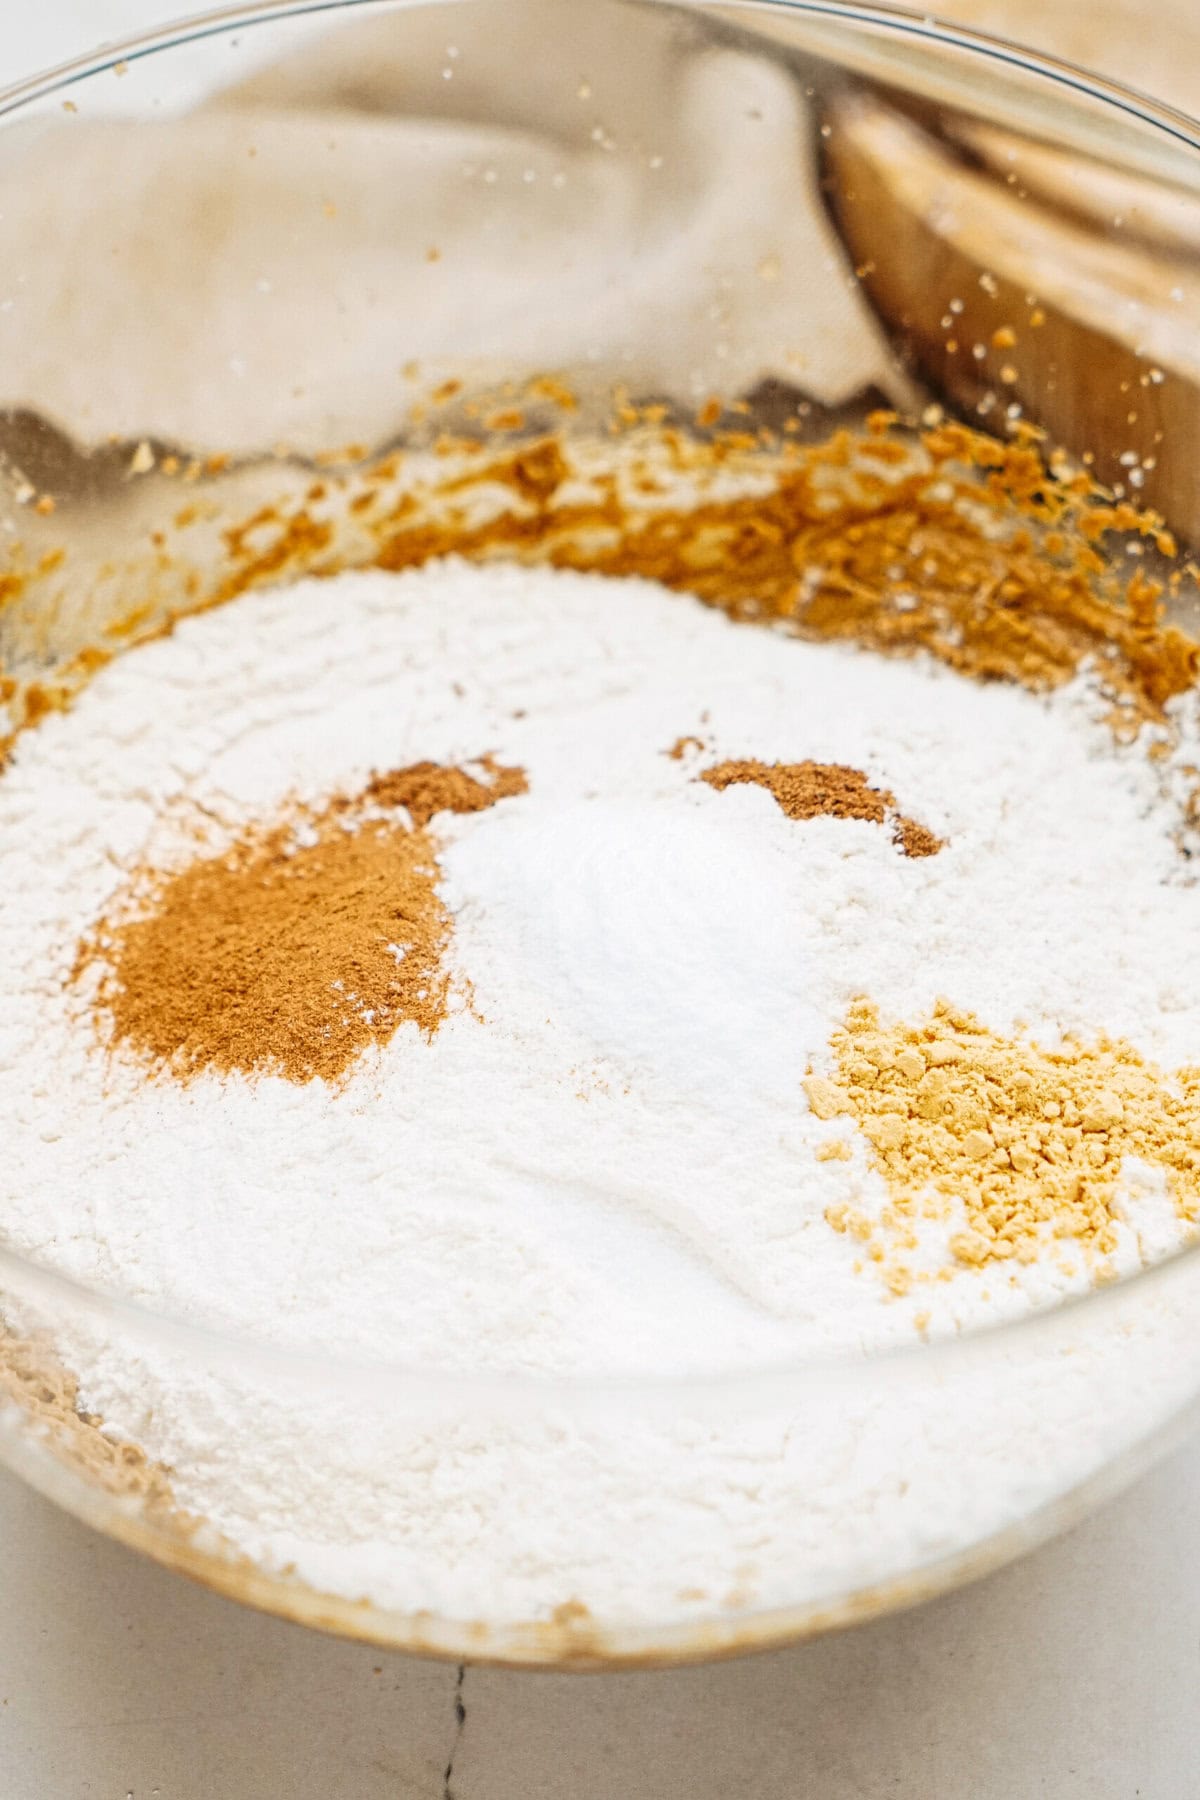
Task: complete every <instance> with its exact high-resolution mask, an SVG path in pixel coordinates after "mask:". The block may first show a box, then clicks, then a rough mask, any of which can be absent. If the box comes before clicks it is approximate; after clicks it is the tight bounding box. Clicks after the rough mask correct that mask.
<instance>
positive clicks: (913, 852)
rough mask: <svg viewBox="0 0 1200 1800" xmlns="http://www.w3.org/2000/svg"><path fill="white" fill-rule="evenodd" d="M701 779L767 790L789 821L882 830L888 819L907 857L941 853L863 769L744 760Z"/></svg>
mask: <svg viewBox="0 0 1200 1800" xmlns="http://www.w3.org/2000/svg"><path fill="white" fill-rule="evenodd" d="M700 779H701V781H706V782H707V783H708V785H709V787H714V788H716V789H717V790H718V792H722V791H723V790H724V789H725V788H727V787H734V786H736V785H738V784H739V783H743V782H752V783H753V784H754V786H755V787H761V788H766V790H767V792H768V793H769V794H771V795H773V796H774V798H775V800H776V801H777V802H778V804H779V806H780V807H781V808H782V810H783V811H784V812H785V813H786V814H787V816H788V818H789V819H817V818H822V817H824V818H830V819H863V820H865V821H867V822H868V823H869V824H872V825H883V824H886V823H887V821H888V819H889V818H890V820H891V823H892V841H893V843H894V844H896V846H897V848H898V849H900V850H902V851H903V853H904V855H905V856H936V855H937V853H938V851H939V850H941V849H942V848H943V844H942V839H941V838H939V837H936V836H935V835H934V833H933V832H932V831H930V830H929V829H928V827H927V826H925V825H920V824H918V822H917V821H916V819H909V818H906V817H905V816H904V814H903V813H898V812H897V811H896V797H895V795H894V794H893V793H892V792H891V791H890V789H888V788H876V787H871V786H870V784H869V783H868V781H867V778H866V776H865V775H864V774H863V772H862V770H861V769H852V768H849V767H848V766H847V765H846V764H845V763H817V762H798V763H764V762H756V761H754V760H753V759H752V758H742V759H740V760H735V761H731V762H723V763H718V764H717V765H716V766H715V768H711V769H705V770H704V771H703V773H702V774H701V776H700Z"/></svg>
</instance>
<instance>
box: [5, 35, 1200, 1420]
mask: <svg viewBox="0 0 1200 1800" xmlns="http://www.w3.org/2000/svg"><path fill="white" fill-rule="evenodd" d="M458 3H459V0H252V3H250V4H238V5H232V6H221V7H217V8H215V9H211V10H207V11H204V12H201V13H196V14H189V15H186V16H183V17H180V18H178V19H173V20H169V21H167V22H165V23H164V24H162V25H160V26H156V27H154V28H152V29H151V30H149V31H146V32H140V33H134V34H132V35H130V36H128V37H124V38H120V39H116V40H113V41H111V42H109V43H106V44H104V45H103V46H102V47H100V48H98V49H97V50H95V51H93V52H91V53H88V54H85V55H82V56H78V57H73V58H71V59H69V60H67V61H65V62H61V63H58V64H55V65H53V66H52V67H50V68H49V69H46V70H43V71H41V72H40V73H36V74H34V75H31V76H28V77H25V78H23V79H21V80H20V81H17V82H14V83H11V84H9V85H7V86H4V87H0V121H7V120H8V119H9V118H11V117H12V116H13V115H19V114H20V113H21V112H22V111H23V110H24V109H25V108H27V107H30V106H33V105H34V104H36V103H37V102H39V101H42V100H45V99H47V98H50V97H52V96H54V95H56V94H59V93H61V92H63V90H65V89H68V88H70V87H72V86H74V85H76V84H77V83H79V82H83V81H87V80H90V79H91V78H92V77H94V76H96V75H102V74H104V73H106V72H108V71H112V70H117V69H118V68H120V67H121V65H128V64H131V63H133V62H137V61H142V60H144V59H147V58H152V57H155V56H157V55H160V54H164V53H167V52H170V51H174V50H181V49H185V48H186V47H187V46H188V45H189V44H192V43H197V42H201V41H204V40H206V39H210V38H221V37H223V36H225V35H227V34H229V33H232V32H234V31H243V30H250V29H256V28H258V27H269V26H271V25H273V24H279V23H282V22H284V21H286V20H290V19H301V18H318V17H320V16H321V15H329V16H330V17H331V18H332V17H333V16H334V15H337V14H343V13H344V14H347V15H349V14H358V15H361V14H366V13H380V14H383V13H388V12H405V11H410V10H412V11H415V10H418V9H420V10H425V9H428V8H430V7H432V6H441V7H449V6H453V5H456V4H458ZM634 3H635V4H638V5H641V6H650V7H657V6H662V7H665V8H667V9H669V10H676V11H681V12H689V11H690V12H695V13H697V14H703V13H706V12H709V11H719V12H721V13H723V14H728V13H730V12H745V13H747V14H754V13H762V14H783V15H792V16H797V17H799V18H808V19H813V20H825V21H829V22H833V23H836V24H840V25H842V26H845V27H846V28H847V29H848V30H849V31H850V32H851V33H854V32H859V33H862V34H864V35H866V34H876V35H884V36H886V34H888V33H891V34H892V35H893V36H896V37H905V38H910V39H915V40H917V41H919V42H922V43H926V44H930V45H934V46H938V47H942V48H945V49H947V50H951V51H960V52H964V53H965V54H966V56H967V58H968V59H972V58H974V59H979V60H980V61H983V62H988V61H991V62H995V63H1000V64H1002V65H1006V66H1008V67H1011V68H1015V69H1017V70H1019V71H1021V72H1022V73H1024V74H1028V75H1032V76H1033V77H1034V78H1035V79H1039V80H1044V81H1048V82H1051V83H1053V84H1056V85H1057V86H1059V87H1063V88H1067V89H1070V90H1072V91H1073V92H1074V93H1075V94H1078V95H1081V96H1083V97H1084V98H1086V99H1089V100H1094V101H1098V102H1100V103H1101V105H1102V106H1103V107H1107V108H1109V109H1112V110H1117V111H1121V112H1124V113H1126V114H1128V115H1129V116H1131V117H1132V118H1134V119H1135V120H1137V121H1138V122H1139V123H1140V124H1142V125H1144V126H1147V127H1149V128H1150V129H1151V130H1152V131H1158V132H1161V133H1163V134H1165V135H1167V136H1168V137H1170V138H1172V139H1174V140H1175V141H1176V143H1181V144H1183V145H1184V146H1185V147H1186V148H1187V149H1188V150H1190V151H1194V152H1196V153H1197V156H1198V157H1200V120H1196V119H1192V118H1191V117H1190V116H1189V115H1188V114H1186V113H1184V112H1183V111H1181V110H1179V109H1178V108H1175V107H1172V106H1169V105H1166V104H1165V103H1163V102H1160V101H1158V100H1155V99H1153V98H1152V97H1150V96H1148V95H1144V94H1141V93H1140V92H1138V91H1137V90H1136V89H1134V88H1132V87H1128V86H1126V85H1124V84H1122V83H1118V82H1113V81H1110V80H1108V79H1107V78H1106V77H1103V76H1100V75H1097V74H1093V73H1091V72H1089V71H1087V70H1085V69H1082V68H1080V67H1078V66H1077V65H1075V64H1073V63H1071V62H1069V61H1066V60H1064V59H1061V58H1057V57H1054V56H1050V55H1046V54H1043V53H1041V52H1037V51H1033V50H1029V49H1026V48H1025V47H1023V46H1022V45H1020V44H1018V43H1015V42H1013V41H1012V40H1010V39H1007V38H1003V37H999V36H995V35H992V34H989V33H986V32H980V31H976V30H974V29H971V28H969V27H965V26H958V25H953V24H949V23H945V22H942V21H939V20H937V19H935V18H933V17H931V16H930V15H928V14H922V13H918V12H916V11H914V10H912V9H911V8H909V7H905V6H897V5H893V4H890V3H887V0H885V3H884V4H871V5H860V4H858V3H857V0H634ZM122 72H123V71H122ZM0 129H2V126H0ZM1197 177H1198V180H1200V161H1198V162H1197ZM1198 1262H1200V1237H1197V1238H1195V1239H1193V1240H1192V1241H1191V1242H1186V1243H1184V1244H1183V1245H1182V1246H1180V1247H1179V1248H1177V1249H1176V1250H1174V1251H1172V1252H1171V1253H1170V1254H1169V1255H1168V1256H1165V1257H1162V1258H1160V1259H1159V1260H1157V1261H1156V1262H1154V1263H1152V1264H1149V1265H1147V1266H1144V1267H1142V1268H1140V1269H1137V1270H1135V1271H1132V1272H1130V1273H1128V1274H1126V1275H1123V1276H1121V1277H1119V1278H1117V1279H1115V1280H1112V1281H1109V1282H1105V1283H1103V1284H1101V1285H1096V1286H1094V1287H1092V1288H1090V1289H1086V1290H1084V1291H1082V1292H1080V1293H1077V1294H1073V1295H1071V1296H1069V1297H1068V1298H1066V1299H1065V1300H1061V1301H1058V1302H1054V1303H1051V1304H1048V1305H1043V1306H1038V1307H1035V1308H1034V1309H1033V1310H1031V1311H1028V1312H1025V1313H1021V1314H1019V1315H1017V1316H1015V1317H1012V1318H1006V1319H1000V1320H996V1321H992V1322H989V1323H988V1324H986V1325H982V1326H978V1327H974V1328H972V1329H971V1330H969V1331H965V1332H960V1333H957V1334H955V1335H947V1336H945V1337H940V1338H935V1339H933V1340H932V1341H930V1342H924V1341H922V1340H921V1339H920V1338H919V1337H916V1336H915V1335H914V1337H913V1340H912V1341H911V1342H908V1341H906V1342H903V1343H888V1344H886V1345H881V1346H879V1347H876V1348H874V1349H868V1350H863V1349H861V1348H857V1347H854V1346H845V1347H842V1348H840V1349H836V1350H830V1351H826V1352H810V1353H807V1354H805V1355H802V1356H794V1357H785V1358H780V1359H776V1360H773V1361H770V1362H762V1363H746V1364H738V1365H735V1366H734V1367H732V1368H730V1369H728V1370H721V1369H718V1370H712V1371H710V1370H707V1369H705V1370H700V1371H698V1372H692V1373H687V1372H685V1373H681V1374H673V1375H655V1376H650V1377H646V1376H642V1375H636V1376H635V1375H625V1374H619V1375H617V1374H603V1373H601V1374H591V1373H588V1372H586V1371H584V1372H568V1373H563V1374H553V1375H548V1374H541V1373H533V1372H527V1371H521V1370H516V1371H503V1372H499V1371H497V1372H492V1371H487V1370H479V1371H476V1370H459V1369H454V1368H445V1367H439V1366H437V1365H419V1364H412V1363H408V1362H404V1361H400V1360H397V1359H393V1358H378V1357H369V1356H366V1357H359V1356H349V1355H346V1354H344V1353H341V1352H335V1351H325V1350H307V1349H300V1348H297V1347H295V1346H293V1345H289V1344H282V1343H279V1342H275V1341H272V1340H270V1339H267V1338H260V1337H256V1336H255V1335H254V1334H252V1333H250V1332H247V1331H246V1330H245V1329H244V1328H232V1327H226V1326H224V1325H221V1324H219V1323H209V1322H206V1321H200V1320H197V1319H193V1318H185V1317H182V1316H177V1315H172V1314H169V1313H167V1312H164V1311H161V1310H159V1309H157V1308H154V1307H151V1306H147V1305H144V1304H143V1303H142V1302H140V1301H137V1300H133V1299H130V1298H129V1297H127V1296H126V1295H123V1294H121V1293H119V1292H117V1291H115V1290H112V1289H108V1288H106V1287H103V1286H100V1285H96V1286H93V1285H90V1284H87V1283H84V1282H81V1281H79V1280H77V1279H76V1278H75V1277H73V1276H70V1275H67V1274H65V1273H63V1272H62V1271H60V1270H58V1269H56V1268H54V1267H52V1266H51V1265H49V1264H47V1263H43V1262H40V1261H38V1260H37V1259H36V1258H33V1257H29V1256H26V1255H23V1254H21V1253H19V1252H17V1251H14V1250H11V1249H9V1248H7V1247H5V1245H4V1244H3V1242H2V1241H0V1291H3V1288H4V1286H7V1283H8V1282H9V1281H11V1283H12V1286H11V1288H9V1292H10V1293H16V1294H17V1295H22V1294H25V1295H28V1294H30V1293H32V1294H34V1295H35V1296H36V1297H37V1299H38V1300H40V1301H41V1302H43V1303H48V1304H50V1305H54V1304H55V1303H58V1304H60V1305H65V1306H69V1307H71V1308H74V1309H75V1310H76V1311H77V1312H80V1313H82V1314H84V1315H86V1316H90V1317H91V1318H93V1319H102V1320H104V1321H106V1322H109V1323H114V1324H116V1325H118V1326H120V1327H123V1328H124V1329H126V1330H127V1331H128V1332H130V1333H131V1334H132V1335H133V1336H135V1337H138V1336H140V1337H144V1338H151V1339H156V1340H158V1341H160V1342H161V1341H162V1340H163V1339H169V1340H171V1341H172V1342H173V1343H174V1344H175V1345H177V1346H178V1347H179V1348H180V1349H186V1350H189V1351H191V1352H193V1353H198V1354H202V1355H204V1356H206V1357H209V1358H215V1359H217V1360H228V1359H231V1358H232V1359H237V1360H238V1361H239V1362H241V1361H242V1359H244V1358H245V1357H246V1356H247V1355H248V1356H251V1357H252V1358H254V1359H255V1361H257V1362H259V1363H260V1364H261V1363H264V1362H265V1363H269V1364H270V1365H272V1366H274V1367H276V1368H278V1369H279V1370H280V1371H281V1372H283V1373H286V1374H288V1375H289V1376H290V1377H291V1378H293V1379H295V1378H296V1377H297V1376H300V1377H302V1378H305V1379H315V1380H319V1381H322V1382H328V1381H330V1380H333V1381H335V1382H341V1381H346V1382H350V1383H352V1384H353V1386H354V1388H355V1390H356V1392H359V1393H361V1391H362V1388H363V1385H364V1383H366V1384H368V1385H377V1384H379V1383H381V1382H382V1383H385V1384H386V1385H387V1387H388V1390H389V1391H390V1392H391V1393H392V1395H393V1398H394V1396H395V1390H396V1387H397V1386H401V1387H410V1388H411V1389H412V1390H413V1391H414V1392H418V1391H419V1392H420V1394H421V1395H422V1396H425V1397H428V1396H429V1395H430V1394H431V1393H442V1394H445V1395H446V1396H447V1398H452V1397H453V1398H460V1399H461V1398H465V1397H472V1398H478V1399H487V1400H490V1401H492V1402H495V1401H497V1400H512V1401H517V1402H521V1401H525V1402H533V1403H535V1404H536V1403H538V1402H539V1401H540V1402H544V1401H545V1400H546V1399H548V1398H554V1397H561V1396H563V1395H572V1396H576V1397H578V1398H580V1399H581V1400H585V1401H586V1400H602V1401H609V1400H614V1399H615V1400H617V1401H628V1400H629V1399H630V1398H631V1397H632V1396H634V1395H636V1396H637V1397H638V1398H639V1400H645V1399H646V1398H647V1397H649V1396H651V1395H657V1396H660V1397H661V1398H663V1399H665V1400H668V1401H672V1400H677V1399H678V1398H679V1397H681V1396H683V1395H691V1396H693V1397H694V1396H696V1395H698V1394H711V1395H714V1396H725V1397H731V1398H732V1397H736V1396H738V1395H742V1394H745V1393H746V1392H747V1391H749V1390H753V1392H754V1394H755V1396H756V1399H758V1400H761V1399H762V1397H763V1395H764V1392H765V1391H766V1390H769V1389H771V1388H772V1387H777V1388H778V1389H779V1392H780V1394H781V1396H782V1395H783V1394H786V1393H788V1392H794V1388H795V1384H796V1383H797V1382H798V1381H802V1380H803V1381H812V1380H818V1381H829V1380H831V1379H838V1378H844V1377H850V1378H851V1379H861V1377H862V1374H863V1371H864V1370H866V1369H868V1368H869V1369H872V1370H874V1371H882V1370H888V1371H891V1370H903V1369H904V1368H906V1367H907V1366H908V1365H909V1364H910V1362H911V1360H912V1359H913V1358H920V1359H922V1366H923V1367H924V1368H926V1369H928V1368H929V1359H930V1358H935V1357H937V1358H943V1359H945V1358H949V1357H953V1358H956V1359H960V1360H961V1359H962V1358H963V1357H964V1356H966V1355H968V1354H971V1353H973V1352H974V1351H975V1350H976V1348H977V1347H980V1346H991V1345H996V1344H999V1345H1005V1344H1009V1343H1012V1342H1014V1341H1019V1342H1020V1343H1022V1344H1028V1343H1029V1342H1030V1341H1031V1340H1032V1338H1033V1337H1034V1336H1035V1335H1037V1334H1039V1333H1053V1332H1056V1331H1057V1329H1058V1327H1059V1325H1060V1323H1061V1321H1063V1320H1064V1319H1066V1318H1068V1317H1074V1316H1077V1315H1080V1314H1082V1313H1086V1314H1087V1315H1088V1317H1089V1319H1090V1320H1093V1321H1098V1320H1099V1319H1100V1317H1101V1316H1102V1315H1103V1314H1104V1313H1106V1312H1114V1311H1116V1310H1118V1308H1119V1307H1120V1306H1121V1305H1122V1303H1123V1301H1124V1297H1125V1296H1126V1295H1128V1294H1129V1293H1130V1292H1131V1291H1133V1290H1136V1291H1137V1293H1138V1294H1139V1295H1148V1294H1150V1293H1151V1292H1152V1291H1154V1290H1156V1289H1158V1288H1160V1287H1164V1286H1167V1285H1169V1284H1170V1283H1171V1282H1172V1281H1173V1279H1174V1276H1175V1273H1176V1272H1177V1271H1178V1270H1179V1268H1180V1267H1181V1265H1188V1266H1190V1265H1193V1264H1195V1263H1198ZM243 1366H244V1362H243Z"/></svg>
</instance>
